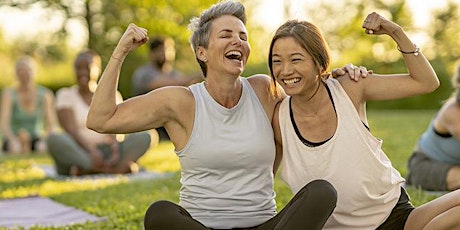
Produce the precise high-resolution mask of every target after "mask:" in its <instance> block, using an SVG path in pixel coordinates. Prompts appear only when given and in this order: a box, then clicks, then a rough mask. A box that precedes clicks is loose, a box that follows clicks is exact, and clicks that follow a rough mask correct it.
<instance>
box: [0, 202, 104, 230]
mask: <svg viewBox="0 0 460 230" xmlns="http://www.w3.org/2000/svg"><path fill="white" fill-rule="evenodd" d="M105 220H107V218H106V217H97V216H94V215H91V214H89V213H86V212H84V211H81V210H79V209H76V208H73V207H70V206H66V205H63V204H61V203H58V202H55V201H53V200H51V199H49V198H46V197H40V196H34V197H25V198H16V199H6V200H0V228H1V227H6V228H11V227H14V226H21V227H24V228H29V227H31V226H34V225H36V226H49V227H51V226H55V227H58V226H66V225H71V224H80V223H86V222H88V221H89V222H98V221H105Z"/></svg>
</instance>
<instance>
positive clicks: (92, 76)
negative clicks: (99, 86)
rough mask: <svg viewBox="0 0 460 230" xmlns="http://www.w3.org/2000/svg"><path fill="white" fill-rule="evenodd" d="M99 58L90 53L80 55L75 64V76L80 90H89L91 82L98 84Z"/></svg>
mask: <svg viewBox="0 0 460 230" xmlns="http://www.w3.org/2000/svg"><path fill="white" fill-rule="evenodd" d="M97 58H98V56H95V54H92V53H90V52H82V53H80V54H79V55H78V56H77V58H76V60H75V63H74V70H75V76H76V78H77V84H78V86H79V87H80V88H82V89H84V88H88V87H89V83H90V82H97V79H98V78H99V73H100V64H99V63H100V62H98V60H99V59H97Z"/></svg>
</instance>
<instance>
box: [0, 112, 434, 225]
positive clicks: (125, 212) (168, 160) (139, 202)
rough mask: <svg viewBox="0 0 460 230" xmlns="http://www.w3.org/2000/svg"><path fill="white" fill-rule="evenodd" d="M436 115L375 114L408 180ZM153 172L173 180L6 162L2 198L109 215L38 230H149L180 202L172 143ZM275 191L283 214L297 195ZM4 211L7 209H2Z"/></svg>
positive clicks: (424, 196) (146, 163) (158, 151)
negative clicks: (155, 205)
mask: <svg viewBox="0 0 460 230" xmlns="http://www.w3.org/2000/svg"><path fill="white" fill-rule="evenodd" d="M434 113H435V111H431V110H430V111H370V112H369V114H368V117H369V124H370V128H371V130H372V132H373V134H374V135H375V136H377V137H379V138H382V139H383V140H384V142H383V149H384V151H385V153H386V154H387V155H388V157H389V158H390V159H391V160H392V162H393V165H394V167H395V168H397V169H398V170H399V171H400V172H401V174H402V175H403V176H405V175H406V173H407V169H406V161H407V159H408V157H409V155H410V154H411V152H412V149H413V147H414V144H415V143H416V141H417V139H418V137H419V135H420V134H421V133H422V132H423V131H424V130H425V128H426V127H427V125H428V123H429V121H430V119H431V118H432V116H433V114H434ZM139 163H140V165H141V166H142V167H144V168H146V169H148V170H155V171H158V172H167V173H170V174H171V176H170V177H166V178H161V179H150V180H137V181H129V180H127V179H126V178H124V177H120V178H119V179H116V180H113V179H110V180H109V179H108V180H97V182H94V181H75V180H62V179H61V180H59V179H50V178H46V177H45V175H44V174H43V173H42V172H41V171H40V170H38V169H37V167H34V165H37V164H52V161H51V159H50V158H49V157H48V156H47V155H32V156H14V157H13V156H5V155H4V156H2V157H0V199H9V198H16V197H25V196H31V195H40V196H45V197H49V198H51V199H53V200H55V201H57V202H60V203H63V204H66V205H69V206H73V207H76V208H78V209H81V210H84V211H86V212H89V213H91V214H93V215H97V216H106V217H108V220H107V221H106V222H103V223H87V224H84V225H72V226H69V227H65V228H39V227H35V228H32V229H143V227H142V226H143V224H142V222H143V217H144V212H145V210H146V209H147V207H148V206H149V205H150V203H152V202H153V201H156V200H160V199H166V200H171V201H174V202H177V201H178V190H179V188H180V184H179V177H180V174H179V171H178V170H179V164H178V159H177V157H176V155H175V154H174V147H173V146H172V144H171V143H162V144H160V145H159V146H157V147H155V148H152V149H151V150H150V151H149V152H148V153H147V154H146V155H145V156H143V157H142V158H141V159H140V162H139ZM275 179H276V181H275V191H276V192H277V197H276V200H277V204H278V208H279V209H281V208H282V207H283V206H284V205H285V204H286V203H287V202H288V201H289V199H290V198H291V196H292V193H291V192H290V190H289V188H288V187H287V186H286V185H285V184H284V182H282V181H281V179H280V177H279V174H278V175H277V176H276V178H275ZM408 192H409V195H410V196H411V198H412V202H413V203H414V205H420V204H423V203H425V202H427V201H429V200H431V199H433V198H435V197H436V195H433V194H430V193H426V192H424V191H421V190H417V189H413V188H409V189H408ZM1 211H4V210H1Z"/></svg>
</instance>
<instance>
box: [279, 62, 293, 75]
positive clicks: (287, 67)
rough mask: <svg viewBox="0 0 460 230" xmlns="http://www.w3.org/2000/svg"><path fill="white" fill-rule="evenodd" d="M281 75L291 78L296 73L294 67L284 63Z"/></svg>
mask: <svg viewBox="0 0 460 230" xmlns="http://www.w3.org/2000/svg"><path fill="white" fill-rule="evenodd" d="M280 73H281V75H282V76H289V75H291V74H293V73H294V68H293V67H292V65H291V63H289V62H284V63H283V64H282V65H281V72H280Z"/></svg>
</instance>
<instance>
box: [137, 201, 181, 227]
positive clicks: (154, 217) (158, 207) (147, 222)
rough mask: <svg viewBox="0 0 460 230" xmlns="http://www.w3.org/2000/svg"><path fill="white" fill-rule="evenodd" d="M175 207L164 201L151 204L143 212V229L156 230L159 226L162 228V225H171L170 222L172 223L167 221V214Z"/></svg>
mask: <svg viewBox="0 0 460 230" xmlns="http://www.w3.org/2000/svg"><path fill="white" fill-rule="evenodd" d="M175 206H176V205H175V204H174V203H172V202H169V201H166V200H160V201H156V202H154V203H152V204H151V205H150V206H149V208H148V209H147V211H146V212H145V216H144V227H145V229H146V230H148V229H156V228H158V227H159V226H164V224H167V223H171V221H174V220H169V219H168V216H169V215H168V213H170V212H171V210H173V209H175V208H174V207H175Z"/></svg>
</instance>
